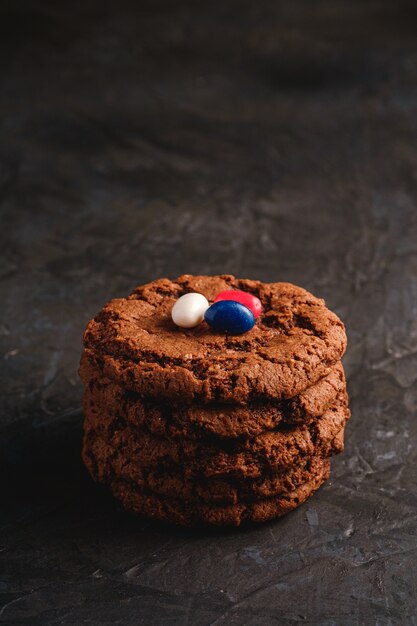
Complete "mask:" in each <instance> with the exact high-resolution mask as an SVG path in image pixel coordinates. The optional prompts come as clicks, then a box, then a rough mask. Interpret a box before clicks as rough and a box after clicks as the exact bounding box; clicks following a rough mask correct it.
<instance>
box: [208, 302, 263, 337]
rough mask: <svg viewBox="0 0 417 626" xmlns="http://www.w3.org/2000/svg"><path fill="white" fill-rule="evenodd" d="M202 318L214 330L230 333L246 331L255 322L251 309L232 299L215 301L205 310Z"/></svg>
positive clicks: (235, 333) (238, 333) (236, 333)
mask: <svg viewBox="0 0 417 626" xmlns="http://www.w3.org/2000/svg"><path fill="white" fill-rule="evenodd" d="M204 319H205V320H206V322H207V324H208V325H209V326H211V327H212V328H213V329H214V330H220V331H221V332H224V333H230V334H231V335H241V334H242V333H247V332H248V330H250V329H251V328H253V326H254V324H255V316H254V314H253V313H252V311H251V310H250V309H248V307H247V306H244V305H243V304H240V303H239V302H235V301H234V300H219V301H218V302H215V303H214V304H212V305H211V306H210V307H209V308H208V309H207V311H206V312H205V314H204Z"/></svg>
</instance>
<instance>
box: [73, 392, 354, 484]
mask: <svg viewBox="0 0 417 626" xmlns="http://www.w3.org/2000/svg"><path fill="white" fill-rule="evenodd" d="M349 415H350V413H349V409H348V408H347V397H346V394H344V395H343V394H341V396H340V397H338V399H337V401H336V403H335V405H334V406H333V407H331V408H329V409H328V410H327V411H326V412H325V414H324V415H323V416H322V417H320V418H318V419H317V420H313V421H312V422H310V423H309V424H304V425H300V426H294V427H285V428H284V429H279V430H272V431H267V432H265V433H262V434H261V435H259V436H257V437H254V438H253V439H249V440H232V441H230V442H228V443H227V444H226V443H225V444H223V445H221V444H219V443H218V442H214V441H205V442H201V441H195V440H192V439H185V438H184V439H182V440H175V441H174V440H169V439H166V438H164V437H158V436H156V435H154V434H152V433H151V432H149V431H148V429H147V428H145V427H141V426H133V425H131V424H128V423H127V422H125V421H124V420H123V419H122V418H121V417H120V415H119V414H118V413H114V414H110V413H104V412H103V411H102V409H101V408H100V407H95V406H94V404H92V403H90V404H89V406H88V408H86V410H85V424H84V429H85V436H84V452H85V454H88V450H89V449H90V447H91V445H92V441H94V440H95V439H96V438H97V437H98V438H99V439H100V440H101V441H103V442H105V443H106V444H108V445H109V446H111V447H112V448H113V449H114V450H117V451H121V454H122V455H123V457H124V458H125V459H126V460H127V459H130V460H132V461H133V462H134V463H135V464H137V465H138V466H141V467H157V468H166V469H167V470H168V468H169V467H170V466H172V464H175V465H178V466H181V467H182V468H183V471H184V473H185V474H186V475H188V476H204V477H210V476H235V477H241V478H247V477H249V478H258V477H260V476H262V474H263V473H264V472H265V471H280V470H283V469H285V468H288V467H290V466H291V465H293V464H294V463H297V462H299V460H300V459H302V458H303V457H306V456H314V455H315V456H317V455H320V456H330V455H332V454H335V453H337V452H339V451H340V443H341V445H342V446H343V439H342V441H341V442H340V439H337V435H339V433H341V431H342V430H343V429H344V426H345V424H346V421H347V420H348V419H349Z"/></svg>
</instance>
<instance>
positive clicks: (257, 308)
mask: <svg viewBox="0 0 417 626" xmlns="http://www.w3.org/2000/svg"><path fill="white" fill-rule="evenodd" d="M220 300H233V302H239V303H240V304H243V305H244V306H245V307H247V308H248V309H249V310H250V311H252V313H253V315H254V317H255V318H257V317H259V316H260V314H261V312H262V304H261V301H260V300H259V298H257V297H256V296H253V295H252V294H251V293H247V292H246V291H240V290H239V289H227V290H226V291H221V292H220V293H218V294H217V296H216V297H215V299H214V302H219V301H220Z"/></svg>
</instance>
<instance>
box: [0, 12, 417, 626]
mask: <svg viewBox="0 0 417 626" xmlns="http://www.w3.org/2000/svg"><path fill="white" fill-rule="evenodd" d="M416 17H417V10H416V8H415V3H413V2H409V3H407V2H403V1H397V2H393V1H391V2H389V1H386V2H377V1H373V2H370V1H364V2H353V1H349V0H332V1H331V0H319V1H318V2H308V1H301V0H295V1H294V2H274V1H272V0H271V1H268V0H260V1H257V2H249V1H248V0H241V1H240V2H238V1H237V0H223V1H221V0H214V1H212V2H202V1H200V0H197V1H195V0H178V1H177V2H173V1H168V0H160V1H153V2H151V1H145V2H143V1H138V0H137V1H133V0H132V1H131V2H129V1H119V2H114V3H105V2H98V1H96V0H86V1H84V2H80V1H79V0H78V1H75V2H70V3H59V2H53V1H52V0H49V1H43V2H41V1H40V0H39V1H35V0H34V1H31V2H28V1H27V2H25V1H22V0H14V1H10V2H2V3H1V5H0V52H1V54H0V71H1V89H0V132H1V143H0V211H1V225H2V228H1V230H0V256H1V262H0V290H1V292H0V293H1V313H0V316H1V321H0V365H1V376H0V389H1V395H0V403H1V411H0V420H1V440H0V452H1V462H2V469H1V478H2V483H4V484H3V487H2V496H3V499H2V506H1V534H0V558H1V567H2V571H1V575H0V593H1V596H2V606H3V608H1V609H0V623H6V624H28V625H30V626H37V625H40V624H66V625H79V624H123V625H130V624H131V625H132V626H133V625H137V624H146V626H149V625H154V624H156V625H158V626H159V625H161V624H162V625H165V624H168V625H171V624H176V625H177V624H181V625H184V626H185V625H187V624H188V625H190V626H191V625H192V626H200V625H201V626H208V625H209V624H212V625H213V626H214V625H215V624H216V625H220V624H236V625H239V626H240V625H243V624H244V625H253V626H267V625H268V626H269V625H270V624H280V625H284V626H285V625H287V624H288V625H292V624H296V623H305V624H321V625H333V624H342V625H345V624H377V625H381V626H382V625H390V624H395V625H396V624H400V623H401V624H410V625H411V624H414V625H415V624H417V591H416V585H417V583H416V551H417V539H416V526H417V524H416V520H417V480H416V448H415V443H414V440H415V438H416V436H417V422H416V409H417V210H416V200H417V122H416V120H417V80H416V79H417V40H416ZM184 272H187V273H219V272H220V273H224V272H231V273H235V274H236V275H239V276H244V277H251V278H259V279H263V280H267V281H268V280H288V281H293V282H296V283H299V284H301V285H303V286H305V287H307V288H308V289H311V290H312V291H313V292H314V293H315V294H317V295H320V296H324V297H325V298H326V300H327V302H328V304H329V306H330V307H332V308H334V309H335V310H336V311H337V312H338V313H339V314H340V316H341V317H342V318H343V320H344V321H345V323H346V325H347V328H348V333H349V339H350V344H349V350H348V353H347V355H346V358H345V365H346V370H347V374H348V379H349V390H350V395H351V408H352V413H353V415H352V420H351V422H350V424H349V426H348V429H347V445H346V452H345V454H344V455H342V456H341V457H339V458H337V459H336V460H335V461H334V464H333V475H332V479H331V481H330V482H329V483H328V484H327V485H326V486H325V487H324V488H322V489H321V490H320V492H319V493H318V494H317V495H316V496H314V498H312V499H311V500H310V501H309V502H308V503H306V504H305V505H304V506H303V507H301V508H300V509H299V510H298V511H296V512H294V513H293V514H291V515H289V516H287V517H286V518H284V519H282V520H280V521H278V522H276V523H273V524H268V525H266V526H262V527H259V528H255V529H249V530H244V531H233V532H227V533H223V532H189V531H184V530H178V529H172V528H169V527H165V526H162V525H157V524H154V523H150V522H147V521H143V520H138V519H135V518H133V517H131V516H128V515H127V514H125V513H123V512H122V511H121V510H120V509H119V507H118V505H117V504H116V503H114V502H113V501H112V500H111V499H110V498H109V497H108V496H107V495H106V494H103V493H101V492H100V491H99V490H98V489H97V488H96V487H94V486H93V485H92V484H91V482H90V480H89V478H88V477H87V475H86V473H85V472H84V470H83V468H82V465H81V462H80V458H79V451H80V435H81V410H80V399H81V385H80V383H79V381H78V379H77V361H78V358H79V353H80V349H81V335H82V331H83V328H84V327H85V325H86V323H87V321H88V319H89V318H90V317H91V316H92V315H93V314H94V313H95V312H96V311H97V310H98V308H99V307H100V306H101V305H102V304H103V303H104V302H105V301H106V300H108V299H110V298H111V297H113V296H117V295H122V294H125V293H127V292H129V291H130V290H131V289H133V287H134V286H135V285H136V284H138V283H141V282H143V281H147V280H151V279H153V278H156V277H159V276H164V275H167V276H170V277H175V276H176V275H178V274H181V273H184Z"/></svg>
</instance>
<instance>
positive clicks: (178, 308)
mask: <svg viewBox="0 0 417 626" xmlns="http://www.w3.org/2000/svg"><path fill="white" fill-rule="evenodd" d="M209 306H210V305H209V303H208V300H207V298H205V297H204V296H203V295H202V294H201V293H186V294H185V295H184V296H181V298H178V300H177V301H176V303H175V304H174V306H173V307H172V311H171V316H172V321H173V322H174V324H176V325H177V326H180V327H181V328H194V326H198V325H199V324H201V322H202V321H203V319H204V313H205V312H206V311H207V309H208V308H209Z"/></svg>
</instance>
